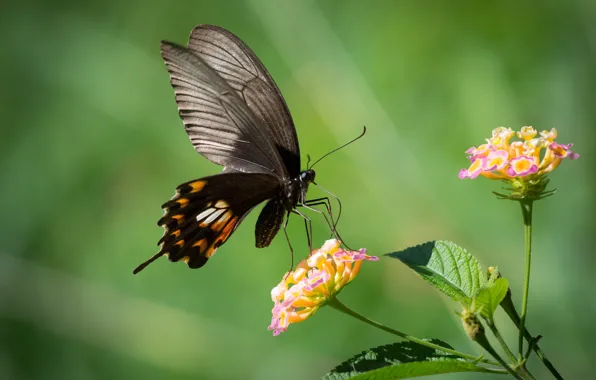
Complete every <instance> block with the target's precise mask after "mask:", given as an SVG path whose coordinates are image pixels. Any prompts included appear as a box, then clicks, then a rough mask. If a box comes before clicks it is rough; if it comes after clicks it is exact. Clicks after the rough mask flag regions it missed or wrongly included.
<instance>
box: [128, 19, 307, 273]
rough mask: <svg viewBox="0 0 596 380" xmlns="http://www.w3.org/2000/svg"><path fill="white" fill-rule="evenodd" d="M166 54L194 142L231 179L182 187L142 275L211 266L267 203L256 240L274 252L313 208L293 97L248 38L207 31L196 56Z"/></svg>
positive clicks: (201, 33)
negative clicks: (167, 264) (275, 242)
mask: <svg viewBox="0 0 596 380" xmlns="http://www.w3.org/2000/svg"><path fill="white" fill-rule="evenodd" d="M161 55H162V57H163V59H164V61H165V63H166V67H167V69H168V72H169V73H170V80H171V84H172V87H173V88H174V92H175V94H176V103H177V104H178V111H179V114H180V117H181V118H182V121H183V122H184V126H185V129H186V133H187V134H188V137H189V138H190V141H191V142H192V144H193V145H194V147H195V149H196V150H197V152H199V153H200V154H201V155H203V156H204V157H206V158H207V159H208V160H210V161H212V162H214V163H216V164H219V165H222V166H224V170H223V173H220V174H217V175H214V176H209V177H205V178H201V179H198V180H194V181H190V182H187V183H185V184H182V185H180V186H178V188H177V190H176V194H175V196H174V197H173V198H172V199H171V200H170V201H168V202H166V203H165V204H164V205H163V206H162V207H163V208H164V210H165V215H164V216H163V217H162V218H161V219H160V220H159V221H158V224H159V225H160V226H163V227H164V229H165V232H164V236H163V237H162V238H161V240H160V241H159V243H158V245H161V249H160V250H159V252H158V253H157V254H156V255H155V256H153V257H152V258H150V259H149V260H147V261H146V262H144V263H143V264H141V265H139V266H138V267H137V268H136V269H135V270H134V273H138V272H139V271H141V270H142V269H143V268H145V267H146V266H147V265H148V264H150V263H151V262H153V261H154V260H155V259H157V258H159V257H160V256H162V255H167V256H168V258H169V259H170V261H180V260H182V261H185V262H186V263H187V264H188V266H189V267H191V268H200V267H202V266H203V265H205V263H206V262H207V260H208V259H209V257H211V256H212V255H213V254H214V253H215V251H216V250H217V248H219V247H220V246H221V245H222V244H224V243H225V242H226V240H227V239H228V238H229V237H230V235H231V234H232V233H233V232H234V230H235V229H236V228H237V227H238V225H239V224H240V222H241V221H242V219H243V218H244V217H245V216H246V215H247V214H248V213H249V212H250V211H251V210H252V209H253V208H254V207H255V206H256V205H258V204H259V203H261V202H263V201H265V200H269V201H268V202H267V204H266V205H265V207H264V208H263V210H262V211H261V214H260V215H259V218H258V220H257V224H256V229H255V237H256V246H257V247H259V248H261V247H267V246H268V245H269V244H270V243H271V241H272V239H273V238H274V237H275V235H276V234H277V232H278V231H279V229H280V226H281V225H282V223H283V221H284V217H286V221H287V218H288V217H289V214H290V213H291V212H292V211H294V212H296V210H295V209H296V206H297V205H299V204H304V203H305V201H306V199H305V196H306V191H307V189H308V185H309V183H312V182H314V179H315V172H314V170H312V169H308V170H305V171H302V172H301V171H300V149H299V147H298V138H297V136H296V129H295V127H294V123H293V121H292V117H291V116H290V111H289V110H288V107H287V105H286V102H285V101H284V98H283V96H282V95H281V93H280V91H279V89H278V88H277V86H276V85H275V82H274V81H273V79H272V78H271V75H269V73H268V72H267V69H265V67H264V66H263V64H262V63H261V62H260V61H259V59H258V58H257V56H256V55H255V54H254V53H253V52H252V51H251V50H250V48H249V47H248V46H246V44H244V42H242V41H241V40H240V39H239V38H238V37H236V36H235V35H234V34H232V33H230V32H229V31H227V30H225V29H223V28H220V27H217V26H212V25H199V26H197V27H195V28H194V29H193V30H192V32H191V33H190V39H189V42H188V47H183V46H179V45H177V44H174V43H171V42H167V41H162V43H161ZM297 213H299V212H297Z"/></svg>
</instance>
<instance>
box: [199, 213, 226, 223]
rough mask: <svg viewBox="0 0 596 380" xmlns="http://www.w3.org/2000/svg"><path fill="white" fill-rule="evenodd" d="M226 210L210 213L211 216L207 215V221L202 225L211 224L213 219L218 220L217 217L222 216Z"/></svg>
mask: <svg viewBox="0 0 596 380" xmlns="http://www.w3.org/2000/svg"><path fill="white" fill-rule="evenodd" d="M225 211H226V210H217V211H215V212H214V213H212V214H211V215H209V217H208V218H207V219H205V221H204V222H203V223H205V224H210V223H211V222H213V221H214V220H215V219H217V218H219V216H220V215H221V214H223V213H224V212H225Z"/></svg>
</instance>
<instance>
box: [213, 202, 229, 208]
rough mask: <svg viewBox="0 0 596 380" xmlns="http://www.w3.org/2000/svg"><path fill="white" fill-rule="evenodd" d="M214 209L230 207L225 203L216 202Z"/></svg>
mask: <svg viewBox="0 0 596 380" xmlns="http://www.w3.org/2000/svg"><path fill="white" fill-rule="evenodd" d="M215 207H217V208H228V207H230V205H229V204H228V203H227V202H226V201H217V203H215Z"/></svg>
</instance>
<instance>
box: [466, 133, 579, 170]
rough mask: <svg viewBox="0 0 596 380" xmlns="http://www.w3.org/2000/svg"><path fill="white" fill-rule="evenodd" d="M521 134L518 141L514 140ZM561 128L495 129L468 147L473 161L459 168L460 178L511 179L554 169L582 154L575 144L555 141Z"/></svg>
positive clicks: (469, 156) (468, 152) (469, 155)
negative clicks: (572, 149) (513, 139)
mask: <svg viewBox="0 0 596 380" xmlns="http://www.w3.org/2000/svg"><path fill="white" fill-rule="evenodd" d="M514 135H517V137H518V138H519V139H520V140H518V141H513V142H510V140H511V138H512V137H513V136H514ZM556 138H557V130H556V129H554V128H553V129H551V130H550V131H542V132H540V134H539V136H538V131H536V130H535V129H534V128H532V127H530V126H526V127H523V128H522V129H521V130H520V131H519V132H517V133H516V132H514V131H513V130H511V128H504V127H499V128H496V129H494V130H493V133H492V137H491V138H488V139H486V142H487V143H486V144H482V145H480V146H478V147H471V148H470V149H468V150H467V151H466V153H467V154H468V158H469V159H470V161H471V162H472V163H471V165H470V167H469V168H468V169H462V170H461V171H460V172H459V178H462V179H463V178H470V179H474V178H476V177H478V175H482V176H484V177H486V178H489V179H503V180H511V179H514V178H524V177H525V178H526V179H528V180H530V179H532V178H537V177H540V176H542V175H544V174H546V173H549V172H551V171H553V170H554V169H556V168H557V166H559V164H560V163H561V161H562V160H563V159H564V158H569V159H570V160H574V159H576V158H578V157H579V155H578V154H577V153H574V152H572V151H571V146H572V145H573V144H559V143H557V142H555V139H556ZM543 151H544V152H543Z"/></svg>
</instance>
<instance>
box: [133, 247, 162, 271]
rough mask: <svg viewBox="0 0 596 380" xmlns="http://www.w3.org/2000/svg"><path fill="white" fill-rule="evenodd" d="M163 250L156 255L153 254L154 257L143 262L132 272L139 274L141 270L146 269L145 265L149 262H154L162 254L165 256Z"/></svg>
mask: <svg viewBox="0 0 596 380" xmlns="http://www.w3.org/2000/svg"><path fill="white" fill-rule="evenodd" d="M163 254H164V253H163V252H157V253H156V254H155V255H153V257H151V258H150V259H149V260H147V261H145V262H144V263H143V264H141V265H139V266H138V267H136V268H135V270H133V271H132V274H137V273H139V272H140V271H142V270H143V269H145V267H146V266H147V265H149V264H151V263H152V262H154V261H155V260H157V259H159V258H160V257H161V256H163Z"/></svg>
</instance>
